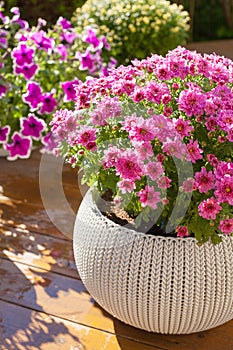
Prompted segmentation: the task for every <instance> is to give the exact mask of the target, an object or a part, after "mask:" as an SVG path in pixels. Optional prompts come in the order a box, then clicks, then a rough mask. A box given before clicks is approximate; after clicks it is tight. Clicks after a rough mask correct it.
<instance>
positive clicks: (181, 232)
mask: <svg viewBox="0 0 233 350" xmlns="http://www.w3.org/2000/svg"><path fill="white" fill-rule="evenodd" d="M176 233H177V237H187V236H189V231H188V228H187V226H177V228H176Z"/></svg>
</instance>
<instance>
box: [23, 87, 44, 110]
mask: <svg viewBox="0 0 233 350" xmlns="http://www.w3.org/2000/svg"><path fill="white" fill-rule="evenodd" d="M41 100H42V92H41V88H40V85H39V84H37V83H34V82H30V83H28V85H27V92H26V94H23V101H24V102H26V103H28V104H29V105H30V106H31V108H37V106H38V104H39V103H40V102H41Z"/></svg>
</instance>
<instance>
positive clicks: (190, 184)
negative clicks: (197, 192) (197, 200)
mask: <svg viewBox="0 0 233 350" xmlns="http://www.w3.org/2000/svg"><path fill="white" fill-rule="evenodd" d="M194 182H195V180H194V179H193V178H188V179H187V180H185V181H184V182H183V184H182V186H181V190H183V191H185V192H192V191H193V190H194V189H195V187H194Z"/></svg>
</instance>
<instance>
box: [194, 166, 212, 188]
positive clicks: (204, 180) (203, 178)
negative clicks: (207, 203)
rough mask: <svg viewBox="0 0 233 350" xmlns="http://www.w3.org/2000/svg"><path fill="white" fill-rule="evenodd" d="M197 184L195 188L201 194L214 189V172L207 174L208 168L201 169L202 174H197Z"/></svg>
mask: <svg viewBox="0 0 233 350" xmlns="http://www.w3.org/2000/svg"><path fill="white" fill-rule="evenodd" d="M195 180H196V181H195V184H194V186H195V187H196V188H197V189H198V191H199V192H201V193H207V192H208V191H209V190H212V189H213V188H214V180H215V178H214V175H213V173H212V171H209V172H207V170H206V168H204V167H203V168H201V171H200V172H196V174H195Z"/></svg>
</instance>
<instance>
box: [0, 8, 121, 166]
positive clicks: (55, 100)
mask: <svg viewBox="0 0 233 350" xmlns="http://www.w3.org/2000/svg"><path fill="white" fill-rule="evenodd" d="M0 7H1V6H0ZM11 13H12V17H11V18H10V17H8V16H6V15H5V14H4V11H3V9H2V11H1V10H0V62H1V63H0V110H1V112H0V113H1V114H0V148H2V147H3V148H5V150H7V151H8V154H9V157H8V159H11V160H14V159H16V158H28V157H29V156H30V152H31V149H32V146H33V144H34V145H38V144H40V143H42V144H44V145H45V149H48V150H51V149H53V147H54V142H53V139H52V138H51V137H50V136H51V133H50V127H49V122H50V120H51V117H52V113H54V112H55V110H56V109H57V108H59V107H61V106H62V105H63V104H64V103H66V104H67V108H71V107H72V106H73V104H74V98H75V90H74V86H73V85H74V83H75V84H78V83H79V82H80V81H82V80H85V78H86V77H87V76H96V75H105V74H107V70H108V68H109V67H112V66H114V65H115V63H116V62H115V60H113V59H111V61H109V62H108V64H106V63H105V62H104V61H103V59H102V52H103V51H104V50H108V51H109V50H110V46H109V45H108V43H107V40H106V38H105V37H104V36H100V35H98V36H97V35H96V30H94V29H93V28H91V27H88V28H84V30H83V31H82V33H78V29H77V28H74V27H73V26H72V24H71V23H70V21H68V20H67V19H65V18H63V17H60V18H59V19H58V20H57V22H56V24H55V25H54V26H53V27H52V28H49V29H45V26H46V22H45V21H44V20H43V19H38V24H37V26H36V27H32V28H30V26H29V24H28V23H27V22H26V21H24V20H22V19H21V17H20V12H19V9H18V8H16V7H13V8H12V9H11Z"/></svg>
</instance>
